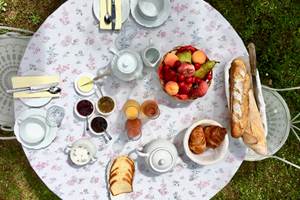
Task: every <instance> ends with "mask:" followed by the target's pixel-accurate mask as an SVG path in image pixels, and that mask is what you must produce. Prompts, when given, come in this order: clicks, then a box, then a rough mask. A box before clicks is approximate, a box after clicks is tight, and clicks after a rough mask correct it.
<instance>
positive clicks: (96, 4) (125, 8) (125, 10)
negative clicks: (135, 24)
mask: <svg viewBox="0 0 300 200" xmlns="http://www.w3.org/2000/svg"><path fill="white" fill-rule="evenodd" d="M121 5H122V23H124V22H125V21H126V20H127V19H128V17H129V14H130V6H129V1H128V0H122V2H121ZM93 12H94V15H95V17H96V18H97V19H98V21H100V20H99V18H100V17H99V16H100V1H99V0H94V1H93Z"/></svg>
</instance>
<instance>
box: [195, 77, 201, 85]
mask: <svg viewBox="0 0 300 200" xmlns="http://www.w3.org/2000/svg"><path fill="white" fill-rule="evenodd" d="M202 81H203V80H202V79H201V78H198V77H195V83H197V84H199V83H201V82H202Z"/></svg>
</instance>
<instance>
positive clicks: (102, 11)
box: [98, 0, 122, 30]
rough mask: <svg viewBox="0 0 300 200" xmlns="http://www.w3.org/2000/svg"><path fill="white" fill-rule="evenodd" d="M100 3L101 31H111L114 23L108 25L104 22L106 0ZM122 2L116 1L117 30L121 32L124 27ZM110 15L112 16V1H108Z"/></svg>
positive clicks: (101, 0)
mask: <svg viewBox="0 0 300 200" xmlns="http://www.w3.org/2000/svg"><path fill="white" fill-rule="evenodd" d="M98 1H100V4H99V5H100V9H99V10H100V14H99V16H100V23H99V24H100V29H104V30H111V29H112V23H110V24H106V23H105V22H104V16H105V14H106V0H98ZM121 1H122V0H115V5H116V6H115V10H116V20H115V30H120V29H121V27H122V9H121V8H122V5H121ZM107 6H108V13H109V14H110V15H111V0H108V5H107Z"/></svg>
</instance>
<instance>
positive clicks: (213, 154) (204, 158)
mask: <svg viewBox="0 0 300 200" xmlns="http://www.w3.org/2000/svg"><path fill="white" fill-rule="evenodd" d="M199 125H201V126H211V125H213V126H219V127H222V125H221V124H219V123H218V122H216V121H214V120H209V119H204V120H200V121H197V122H195V123H194V124H193V125H192V126H191V127H190V128H188V129H187V131H186V133H185V135H184V138H183V147H184V152H185V154H186V155H187V157H189V158H190V159H191V160H192V161H194V162H195V163H197V164H199V165H211V164H215V163H217V162H219V161H221V160H222V159H223V158H224V157H225V155H226V153H227V151H228V146H229V139H228V134H226V135H225V138H224V140H223V142H222V143H221V144H220V146H218V147H217V148H215V149H210V148H209V149H207V150H206V151H204V152H203V153H201V154H194V153H193V152H192V151H191V150H190V148H189V138H190V135H191V133H192V131H193V130H194V128H196V127H197V126H199Z"/></svg>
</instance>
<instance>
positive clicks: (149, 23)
mask: <svg viewBox="0 0 300 200" xmlns="http://www.w3.org/2000/svg"><path fill="white" fill-rule="evenodd" d="M163 1H164V9H163V10H162V11H161V12H160V13H159V14H158V16H157V18H156V19H155V20H147V19H145V18H143V17H142V16H141V15H140V14H139V12H138V9H137V3H138V0H131V1H130V9H131V15H132V17H133V18H134V20H135V21H136V22H137V23H138V24H140V25H142V26H145V27H148V28H152V27H158V26H161V25H162V24H163V23H165V22H166V21H167V19H168V17H169V16H170V13H171V3H170V0H163Z"/></svg>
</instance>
